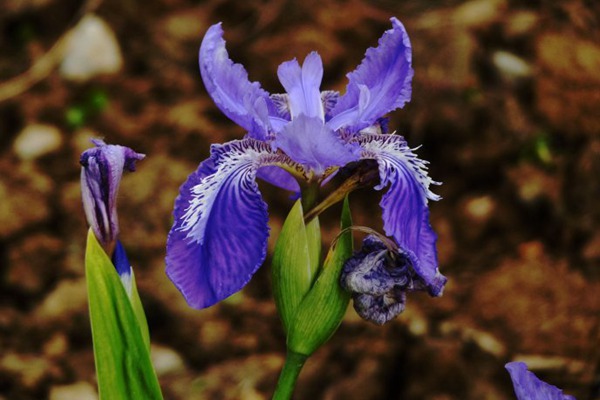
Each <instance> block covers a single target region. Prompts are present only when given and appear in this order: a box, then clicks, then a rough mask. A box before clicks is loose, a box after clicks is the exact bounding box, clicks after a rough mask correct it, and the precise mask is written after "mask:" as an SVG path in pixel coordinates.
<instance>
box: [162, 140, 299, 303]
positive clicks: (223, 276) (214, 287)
mask: <svg viewBox="0 0 600 400" xmlns="http://www.w3.org/2000/svg"><path fill="white" fill-rule="evenodd" d="M282 164H287V165H288V166H291V167H292V168H293V167H294V165H293V163H292V162H291V161H290V160H289V159H288V158H287V157H286V156H285V155H283V154H281V153H279V154H276V153H274V152H273V151H272V150H271V148H270V147H269V145H268V144H266V143H263V142H260V141H257V140H254V139H244V140H236V141H232V142H229V143H226V144H224V145H213V146H212V148H211V156H210V158H209V159H207V160H206V161H204V162H203V163H202V164H200V166H199V167H198V170H197V171H196V172H194V173H193V174H191V175H190V176H189V177H188V180H187V181H186V182H185V183H184V184H183V186H182V187H181V189H180V192H179V196H178V198H177V200H176V202H175V210H174V212H173V214H174V219H175V222H174V224H173V227H172V228H171V231H170V233H169V237H168V240H167V257H166V263H167V275H168V276H169V277H170V278H171V280H172V281H173V283H174V284H175V286H177V287H178V288H179V290H180V291H181V292H182V293H183V295H184V297H185V298H186V300H187V302H188V303H189V305H190V306H192V307H194V308H204V307H208V306H210V305H212V304H214V303H216V302H218V301H220V300H223V299H224V298H226V297H228V296H229V295H231V294H233V293H235V292H237V291H238V290H240V289H241V288H242V287H243V286H244V285H246V283H247V282H248V281H249V280H250V278H251V277H252V275H253V274H254V272H255V271H256V270H257V269H258V267H260V265H261V264H262V262H263V261H264V258H265V255H266V249H267V239H268V236H269V229H268V226H267V221H268V216H267V205H266V204H265V202H264V201H263V200H262V198H261V194H260V192H259V190H258V185H257V184H256V182H255V178H256V171H257V170H258V168H260V167H262V166H266V165H282Z"/></svg>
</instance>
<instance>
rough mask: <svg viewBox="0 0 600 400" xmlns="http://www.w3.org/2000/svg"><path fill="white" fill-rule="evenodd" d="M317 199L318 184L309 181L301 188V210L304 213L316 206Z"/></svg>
mask: <svg viewBox="0 0 600 400" xmlns="http://www.w3.org/2000/svg"><path fill="white" fill-rule="evenodd" d="M318 198H319V182H317V181H311V182H308V184H307V185H306V186H305V187H303V188H302V209H303V210H304V211H305V212H306V211H308V210H310V209H311V208H313V207H314V205H315V204H317V200H318Z"/></svg>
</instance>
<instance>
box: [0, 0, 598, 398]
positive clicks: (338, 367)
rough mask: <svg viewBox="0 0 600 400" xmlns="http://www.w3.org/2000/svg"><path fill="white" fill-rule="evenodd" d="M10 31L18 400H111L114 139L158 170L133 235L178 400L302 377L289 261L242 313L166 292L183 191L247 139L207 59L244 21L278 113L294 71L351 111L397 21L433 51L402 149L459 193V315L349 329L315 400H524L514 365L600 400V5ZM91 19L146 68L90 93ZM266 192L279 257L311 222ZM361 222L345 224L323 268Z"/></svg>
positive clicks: (3, 68)
mask: <svg viewBox="0 0 600 400" xmlns="http://www.w3.org/2000/svg"><path fill="white" fill-rule="evenodd" d="M2 9H3V11H2V13H0V48H1V49H2V52H1V53H0V399H1V400H5V399H6V400H8V399H10V400H29V399H45V398H50V399H68V398H77V399H88V398H94V396H95V377H94V364H93V354H92V342H91V335H90V329H89V319H88V315H87V300H86V292H85V278H84V268H83V254H84V244H85V243H84V240H85V235H86V231H87V224H86V222H85V218H84V215H83V211H82V206H81V198H80V191H79V173H80V167H79V164H78V160H79V155H80V153H81V152H82V151H83V150H85V149H86V148H89V147H90V146H91V143H90V142H89V138H91V137H103V138H105V140H106V141H107V142H109V143H115V144H122V145H126V146H129V147H131V148H133V149H135V150H136V151H138V152H141V153H145V154H146V155H147V157H146V159H145V160H143V161H141V162H139V163H138V169H137V172H135V173H133V174H128V175H126V176H125V177H124V179H123V182H122V187H121V192H120V197H119V217H120V226H121V240H122V242H123V243H124V245H125V247H126V248H127V251H128V255H129V258H130V261H131V262H132V264H133V266H134V268H135V271H136V277H137V280H138V285H139V290H140V293H141V297H142V301H143V303H144V304H145V308H146V313H147V316H148V321H149V324H150V330H151V335H152V340H153V343H154V344H155V347H154V356H155V359H156V362H157V369H158V370H159V376H160V380H161V385H162V387H163V390H164V394H165V398H166V399H264V398H269V397H270V394H271V393H272V390H273V388H274V385H275V382H276V380H277V375H278V371H279V369H280V368H281V366H282V363H283V358H284V353H285V336H284V333H283V331H282V328H281V325H280V323H279V320H278V316H277V312H276V309H275V306H274V304H273V301H272V297H271V289H270V284H269V280H270V275H269V268H268V265H269V259H267V261H266V262H265V266H264V267H263V268H261V269H260V270H259V272H258V273H257V274H256V275H255V277H254V278H253V280H252V281H251V283H250V284H249V285H248V286H247V287H246V288H245V289H244V290H243V291H242V292H240V293H239V294H236V295H234V296H232V297H231V298H229V299H227V300H226V301H224V302H222V303H220V304H218V305H216V306H213V307H211V308H209V309H206V310H202V311H197V310H192V309H191V308H189V307H188V306H187V305H186V304H185V301H184V300H183V298H182V296H181V295H180V294H179V292H178V291H177V290H176V289H175V288H174V286H173V285H172V284H171V283H170V281H169V280H168V279H167V277H166V276H165V274H164V255H165V254H164V253H165V240H166V235H167V232H168V230H169V228H170V226H171V218H172V217H171V212H172V206H173V201H174V199H175V196H176V195H177V191H178V187H179V185H181V184H182V183H183V181H184V180H185V178H186V177H187V175H188V174H189V173H191V172H192V171H194V169H195V168H196V167H197V165H198V163H199V162H200V161H202V160H203V159H205V158H206V157H207V155H208V153H209V147H210V144H211V143H222V142H224V141H228V140H232V139H236V138H241V137H242V136H243V135H244V132H243V131H242V129H241V128H240V127H238V126H236V125H235V124H234V123H233V122H231V121H230V120H228V119H227V118H226V117H225V116H224V115H222V114H221V113H220V111H219V110H218V109H217V108H216V107H215V105H214V104H213V103H212V101H211V100H210V98H209V96H208V95H207V93H206V91H205V89H204V87H203V84H202V81H201V78H200V76H199V72H198V66H197V51H198V46H199V44H200V41H201V39H202V36H203V34H204V32H205V31H206V29H208V27H209V26H210V25H212V24H214V23H216V22H218V21H222V22H223V27H224V30H225V38H226V40H227V43H228V49H229V52H230V55H231V57H232V58H233V59H234V60H235V61H237V62H240V63H242V64H243V65H244V66H245V67H246V68H247V70H248V72H249V76H250V79H251V80H256V81H259V82H261V83H262V85H263V87H265V88H266V89H267V90H269V91H270V92H275V93H276V92H281V90H282V89H281V88H280V86H279V83H278V81H277V77H276V70H277V66H278V65H279V64H280V63H281V62H283V61H285V60H288V59H291V58H294V57H297V58H298V59H302V58H303V57H304V56H305V55H306V54H307V53H308V52H310V51H312V50H317V51H318V52H319V54H320V55H321V57H322V58H323V62H324V66H325V75H324V81H323V85H322V87H323V88H328V89H337V90H343V89H344V87H345V84H346V78H345V74H346V73H347V72H349V71H352V70H353V69H354V68H355V67H356V65H358V64H359V63H360V61H361V60H362V58H363V56H364V52H365V50H366V49H367V48H368V47H370V46H375V45H376V43H377V39H378V38H379V37H380V36H381V34H382V33H383V32H384V31H385V30H386V29H389V27H390V23H389V18H390V17H391V16H396V17H398V18H399V19H400V20H401V21H402V22H403V23H404V24H405V25H406V28H407V30H408V32H409V35H410V37H411V41H412V45H413V51H414V54H413V60H414V68H415V77H414V81H413V93H412V101H411V102H410V103H409V104H408V105H407V106H406V107H405V108H403V109H402V110H398V111H396V112H394V113H392V114H391V115H390V117H391V120H390V128H391V129H392V130H396V131H397V132H398V134H402V135H403V136H405V137H406V139H407V140H408V142H409V143H410V145H411V146H412V147H417V146H422V147H420V148H419V150H418V154H419V156H420V157H422V158H423V159H425V160H428V161H429V162H430V164H429V171H430V175H431V176H432V177H433V179H435V180H436V181H440V182H443V184H442V185H441V186H439V187H435V191H436V193H438V194H440V195H441V196H442V197H443V199H442V200H441V201H439V202H432V203H431V204H430V210H431V222H432V225H433V227H434V229H435V230H436V231H437V233H438V235H439V239H438V251H439V261H440V268H441V270H442V272H443V273H444V274H445V275H447V276H448V278H449V282H448V285H447V287H446V290H445V293H444V295H443V296H442V297H440V298H430V297H428V296H427V295H425V294H419V293H417V294H414V295H412V296H410V297H409V299H408V305H407V309H406V311H405V312H404V313H403V314H402V315H401V316H400V317H398V318H397V319H395V320H394V321H392V322H390V323H388V324H387V325H385V326H383V327H379V326H375V325H371V324H369V323H367V322H365V321H363V320H361V319H360V318H359V317H358V316H356V314H355V313H354V311H353V310H352V309H351V308H350V309H349V310H348V313H347V315H346V318H345V320H344V322H343V323H342V325H341V326H340V329H339V331H338V332H337V333H336V335H335V336H334V337H333V338H332V339H331V340H330V341H329V342H328V343H327V344H326V345H324V346H323V347H322V348H321V349H320V350H318V351H317V353H316V354H315V355H314V356H313V357H312V358H311V359H310V360H309V361H308V363H307V365H306V367H305V369H304V371H303V373H302V375H301V376H300V380H299V385H298V389H297V396H296V398H298V399H330V400H333V399H409V400H410V399H433V400H442V399H444V400H445V399H513V398H515V397H514V394H513V391H512V386H511V383H510V379H509V377H508V374H507V373H506V371H505V370H504V364H505V363H506V362H508V361H511V360H523V361H526V362H527V363H528V364H529V366H530V367H531V368H532V369H533V370H535V372H536V373H537V374H538V375H539V376H540V377H542V378H543V379H545V380H547V381H549V382H551V383H552V384H554V385H557V386H559V387H561V388H563V389H564V390H565V392H567V393H569V394H573V395H575V396H576V397H577V398H578V399H580V400H581V399H591V400H593V399H600V346H599V343H600V230H599V229H598V227H599V223H600V206H599V202H598V198H599V195H600V180H599V177H600V135H599V133H600V112H599V110H600V72H599V71H600V5H599V3H597V2H595V1H591V0H590V1H584V0H557V1H543V0H540V1H530V2H518V1H510V0H472V1H469V2H460V1H453V0H445V1H442V0H437V1H429V2H418V1H405V2H395V1H392V0H377V1H366V0H364V1H363V0H346V1H342V0H327V1H323V0H320V1H316V0H306V1H303V2H299V1H298V2H295V1H291V0H289V1H285V0H273V1H260V0H249V1H245V2H236V1H233V0H210V1H192V0H187V1H186V0H156V1H151V2H147V3H144V4H143V5H142V3H140V2H135V1H118V0H104V1H102V0H96V1H88V2H87V3H84V2H82V1H81V0H65V1H62V0H60V1H59V0H5V1H4V4H3V6H2ZM90 13H94V14H95V15H96V16H98V17H100V18H101V19H102V20H103V21H104V22H105V23H106V24H108V27H109V28H110V30H111V31H112V32H113V33H114V35H116V40H117V43H118V46H119V48H120V53H121V56H122V63H123V64H122V66H121V68H120V69H119V70H118V71H116V72H112V73H104V74H100V75H94V76H92V77H89V78H86V79H82V80H75V81H74V80H72V79H69V78H68V77H66V76H65V73H64V71H62V70H61V68H59V64H60V61H61V59H62V54H63V53H62V51H61V49H60V48H58V49H57V47H53V46H55V44H57V43H59V44H60V43H62V42H61V41H62V40H63V39H62V38H64V37H65V35H66V34H67V33H68V32H69V31H70V30H71V29H73V28H74V27H75V26H76V24H77V23H78V21H80V20H81V19H82V18H83V16H84V15H86V14H90ZM59 47H60V46H59ZM32 132H33V133H32ZM261 190H262V191H263V195H264V197H265V199H266V201H267V203H268V204H269V212H270V218H271V220H270V225H271V233H272V235H271V240H270V244H269V248H270V251H272V248H273V244H274V238H275V237H276V235H277V232H278V231H279V229H280V227H281V223H282V221H283V219H284V218H285V215H286V213H287V211H288V210H289V209H290V207H291V204H292V200H290V198H289V194H288V193H284V192H281V191H279V190H277V189H274V188H271V187H269V186H268V185H266V184H264V185H263V184H261ZM379 195H380V194H378V193H376V192H373V191H367V190H361V191H359V192H357V193H355V194H354V195H353V196H352V197H351V201H352V205H353V206H352V208H353V217H354V219H355V221H356V223H357V224H361V225H370V226H373V225H374V226H373V227H374V228H378V229H381V223H380V222H377V221H379V220H380V210H379V206H378V204H377V203H378V196H379ZM338 212H339V208H334V209H332V210H330V211H328V212H327V213H325V214H324V217H323V226H324V230H325V235H324V244H328V243H330V241H331V240H332V239H333V237H334V235H335V234H336V224H337V222H336V217H337V215H338V214H337V213H338ZM374 221H375V222H374ZM158 366H160V368H159V367H158ZM69 396H71V397H69Z"/></svg>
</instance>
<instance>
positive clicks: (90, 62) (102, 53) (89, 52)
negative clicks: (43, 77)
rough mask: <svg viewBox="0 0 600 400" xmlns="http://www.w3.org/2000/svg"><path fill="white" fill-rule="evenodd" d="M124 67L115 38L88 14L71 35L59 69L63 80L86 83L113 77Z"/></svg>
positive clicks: (109, 30)
mask: <svg viewBox="0 0 600 400" xmlns="http://www.w3.org/2000/svg"><path fill="white" fill-rule="evenodd" d="M122 66H123V57H122V55H121V50H120V48H119V43H118V41H117V38H116V36H115V34H114V32H113V31H112V29H111V28H110V26H108V24H107V23H106V22H104V20H103V19H101V18H100V17H98V16H96V15H93V14H88V15H86V16H85V17H83V18H82V19H81V21H79V23H78V24H77V25H76V26H75V27H74V28H73V30H72V31H71V32H70V37H69V39H68V41H67V43H66V45H65V53H64V58H63V60H62V63H61V65H60V74H61V75H62V77H63V78H65V79H69V80H73V81H86V80H89V79H90V78H93V77H94V76H97V75H102V74H114V73H116V72H118V71H119V70H120V69H121V67H122Z"/></svg>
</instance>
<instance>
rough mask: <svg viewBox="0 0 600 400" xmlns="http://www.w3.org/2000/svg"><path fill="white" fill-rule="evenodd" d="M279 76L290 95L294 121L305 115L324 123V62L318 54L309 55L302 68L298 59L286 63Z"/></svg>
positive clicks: (279, 71) (278, 71) (289, 99)
mask: <svg viewBox="0 0 600 400" xmlns="http://www.w3.org/2000/svg"><path fill="white" fill-rule="evenodd" d="M277 76H278V77H279V81H280V82H281V84H282V85H283V87H284V89H285V91H286V92H287V94H288V102H289V108H290V114H291V118H292V119H294V118H297V117H298V116H299V115H302V114H304V115H306V116H307V117H316V118H319V119H320V120H321V121H324V119H325V114H324V111H323V102H322V100H321V91H320V87H321V80H322V79H323V62H322V61H321V57H320V56H319V54H318V53H316V52H314V51H313V52H312V53H310V54H309V55H307V56H306V58H305V59H304V63H303V64H302V68H301V67H300V65H299V64H298V61H297V60H296V59H293V60H291V61H286V62H284V63H283V64H281V65H280V66H279V68H278V69H277Z"/></svg>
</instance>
